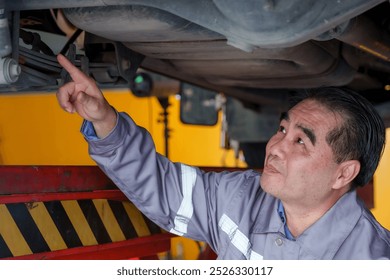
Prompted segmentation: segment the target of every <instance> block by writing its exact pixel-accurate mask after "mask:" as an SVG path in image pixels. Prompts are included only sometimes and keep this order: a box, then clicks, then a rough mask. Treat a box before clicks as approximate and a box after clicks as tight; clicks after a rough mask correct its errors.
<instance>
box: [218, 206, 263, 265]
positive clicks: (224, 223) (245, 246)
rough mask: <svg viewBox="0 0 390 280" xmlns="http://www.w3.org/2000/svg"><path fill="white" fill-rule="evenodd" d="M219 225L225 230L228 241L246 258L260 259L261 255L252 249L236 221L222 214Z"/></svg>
mask: <svg viewBox="0 0 390 280" xmlns="http://www.w3.org/2000/svg"><path fill="white" fill-rule="evenodd" d="M218 225H219V227H220V228H221V229H222V231H223V232H225V233H226V234H227V235H228V236H229V239H230V242H231V243H232V244H233V245H234V247H236V248H237V249H238V250H239V251H240V252H241V253H242V254H243V255H244V256H245V257H246V259H248V260H262V259H263V256H262V255H260V254H258V253H256V252H255V251H253V250H252V244H251V243H250V242H249V239H248V237H247V236H245V235H244V234H243V233H242V232H241V231H240V230H239V229H238V226H237V225H236V223H234V222H233V221H232V219H230V218H229V217H228V216H227V215H226V214H223V215H222V217H221V219H220V220H219V223H218Z"/></svg>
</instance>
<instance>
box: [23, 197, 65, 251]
mask: <svg viewBox="0 0 390 280" xmlns="http://www.w3.org/2000/svg"><path fill="white" fill-rule="evenodd" d="M30 215H31V217H32V218H33V220H34V222H35V224H36V225H37V227H38V229H39V231H40V232H41V234H42V236H43V238H44V239H45V241H46V243H47V245H48V246H49V248H50V251H55V250H61V249H67V248H68V247H67V246H66V244H65V242H64V240H63V239H62V236H61V234H60V232H59V231H58V229H57V227H56V225H55V224H54V222H53V219H52V218H51V216H50V214H49V212H48V211H47V209H46V207H45V205H44V203H43V202H36V203H34V204H33V205H32V207H31V209H30Z"/></svg>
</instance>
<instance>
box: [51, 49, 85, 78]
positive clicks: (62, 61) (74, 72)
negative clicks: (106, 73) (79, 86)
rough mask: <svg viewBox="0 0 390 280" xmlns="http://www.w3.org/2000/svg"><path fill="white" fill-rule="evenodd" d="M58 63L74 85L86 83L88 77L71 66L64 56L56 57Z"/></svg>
mask: <svg viewBox="0 0 390 280" xmlns="http://www.w3.org/2000/svg"><path fill="white" fill-rule="evenodd" d="M57 60H58V63H59V64H61V66H62V67H64V68H65V70H66V71H68V73H69V75H70V76H71V77H72V80H73V81H74V82H76V83H81V82H86V81H88V77H87V76H86V75H85V74H84V73H83V72H82V71H81V70H79V69H78V68H77V67H76V66H74V65H73V64H72V62H70V61H69V60H68V59H67V58H66V57H65V56H63V55H62V54H59V55H57Z"/></svg>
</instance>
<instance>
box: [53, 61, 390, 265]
mask: <svg viewBox="0 0 390 280" xmlns="http://www.w3.org/2000/svg"><path fill="white" fill-rule="evenodd" d="M58 61H59V63H60V64H61V65H62V66H63V67H64V68H65V69H66V70H67V71H68V72H69V74H70V75H71V77H72V79H73V82H70V83H68V84H65V85H64V86H62V87H61V88H60V89H59V90H58V93H57V97H58V101H59V104H60V106H61V107H62V108H63V109H64V110H66V111H68V112H71V113H73V112H77V113H78V114H79V115H80V116H81V117H83V118H84V119H85V122H84V123H83V127H82V132H83V133H84V135H85V138H86V139H87V141H88V143H89V152H90V155H91V156H92V158H93V159H94V160H95V161H96V162H97V163H98V165H99V166H100V167H101V168H102V170H104V172H105V173H106V174H107V175H108V176H109V177H110V178H111V179H112V180H113V182H114V183H115V184H116V185H117V186H118V187H119V188H120V189H121V190H122V191H123V192H124V194H125V195H126V196H127V197H128V198H129V199H130V200H131V201H132V202H133V203H134V204H135V205H136V206H137V207H138V208H139V209H140V210H141V211H142V212H143V213H144V214H145V215H147V216H148V217H149V218H150V219H151V220H153V221H154V222H155V223H156V224H158V225H159V226H161V227H163V228H165V229H166V230H168V231H170V232H172V233H175V234H178V235H183V236H187V237H190V238H193V239H197V240H203V241H206V242H207V243H208V244H209V245H210V246H211V247H212V248H213V250H214V251H215V252H216V253H217V254H218V257H219V258H220V259H390V233H389V231H387V230H386V229H384V228H383V227H381V226H380V225H379V223H378V222H377V221H376V220H375V219H374V217H373V216H372V215H371V214H370V212H369V210H367V209H366V208H365V207H364V206H363V204H362V202H361V201H360V200H358V199H357V198H356V192H355V188H356V187H358V186H363V185H365V184H366V183H367V182H368V181H369V180H370V178H371V177H372V175H373V173H374V171H375V169H376V167H377V165H378V162H379V159H380V156H381V153H382V150H383V145H384V141H385V128H384V125H383V122H382V120H381V119H380V117H379V116H378V114H377V113H376V112H375V110H374V109H373V107H372V106H371V105H370V104H369V103H368V102H367V101H366V100H365V99H363V98H362V97H360V96H359V95H357V94H354V93H350V92H347V91H341V90H337V89H322V90H320V91H318V92H317V93H315V94H313V95H311V96H309V97H308V98H306V99H304V100H303V101H300V102H299V103H297V104H296V105H295V106H294V107H292V108H291V109H290V110H289V111H288V112H287V113H286V114H284V115H283V116H282V119H281V123H280V127H279V130H278V132H277V133H276V134H275V135H274V136H273V137H272V138H271V139H270V141H269V143H268V144H267V149H266V159H265V167H264V172H263V173H262V174H261V175H260V174H258V173H257V172H254V171H251V170H248V171H245V172H231V173H229V172H221V173H213V172H210V173H204V172H202V171H200V170H199V169H198V168H194V167H190V166H187V165H184V164H180V163H172V162H170V161H169V160H168V159H167V158H165V157H163V156H161V155H159V154H157V153H156V151H155V148H154V144H153V141H152V139H151V137H150V135H149V134H148V133H147V131H146V130H144V129H142V128H140V127H138V126H137V125H136V124H135V123H134V122H133V121H132V120H131V118H130V117H129V116H128V115H127V114H124V113H117V112H116V111H115V110H114V109H113V108H112V107H111V106H110V105H109V104H108V102H107V101H106V100H105V99H104V97H103V95H102V93H101V91H100V90H99V89H98V88H97V86H96V84H95V83H94V81H93V80H92V79H90V78H88V77H87V76H85V75H84V74H83V73H82V72H81V71H79V70H78V69H77V68H76V67H74V66H73V65H72V64H71V63H70V62H69V61H68V60H67V59H66V58H65V57H63V56H61V55H59V56H58Z"/></svg>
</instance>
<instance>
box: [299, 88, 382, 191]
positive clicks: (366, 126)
mask: <svg viewBox="0 0 390 280" xmlns="http://www.w3.org/2000/svg"><path fill="white" fill-rule="evenodd" d="M307 99H310V100H314V101H316V102H318V103H319V104H321V105H322V106H325V108H327V109H328V110H329V111H330V112H334V113H336V114H338V115H339V116H341V118H342V120H343V123H342V125H341V126H339V127H336V128H334V129H333V130H331V131H330V132H329V133H328V135H327V137H326V141H327V143H328V144H329V146H330V147H331V148H332V150H333V153H334V156H335V160H336V162H337V163H341V162H344V161H346V160H358V161H359V162H360V172H359V173H358V175H357V176H356V177H355V179H354V180H353V181H352V184H351V190H354V189H356V188H357V187H362V186H364V185H366V184H367V183H368V182H369V181H370V180H371V179H372V176H373V175H374V173H375V170H376V169H377V167H378V164H379V160H380V158H381V156H382V154H383V150H384V145H385V141H386V129H385V125H384V122H383V119H382V118H381V116H380V115H379V114H378V112H377V111H376V110H375V108H374V106H373V105H372V104H371V103H370V102H369V101H368V100H367V99H366V98H364V97H363V96H362V95H360V94H358V93H356V92H354V91H352V90H349V89H345V88H334V87H323V88H318V89H311V90H307V91H306V92H305V93H304V94H303V95H300V98H299V99H298V100H297V99H295V102H294V103H292V105H294V104H296V103H297V102H299V101H303V100H307Z"/></svg>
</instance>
